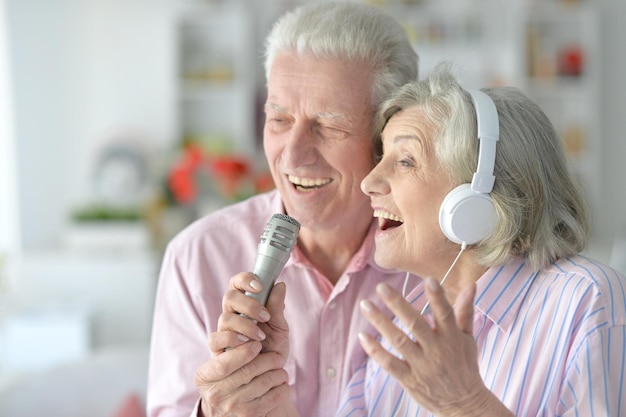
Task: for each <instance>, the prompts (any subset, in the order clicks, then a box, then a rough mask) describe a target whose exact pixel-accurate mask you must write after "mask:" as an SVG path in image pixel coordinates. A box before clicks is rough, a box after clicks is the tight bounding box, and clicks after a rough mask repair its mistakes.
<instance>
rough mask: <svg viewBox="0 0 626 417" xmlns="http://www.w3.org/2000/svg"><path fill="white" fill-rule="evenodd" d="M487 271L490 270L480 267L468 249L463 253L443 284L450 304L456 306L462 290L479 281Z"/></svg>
mask: <svg viewBox="0 0 626 417" xmlns="http://www.w3.org/2000/svg"><path fill="white" fill-rule="evenodd" d="M487 269H489V268H487V267H485V266H482V265H480V264H479V263H478V262H477V261H476V258H475V256H474V254H473V253H472V251H471V250H469V249H466V250H465V251H463V253H462V254H461V255H460V256H459V259H458V261H457V262H456V264H455V265H454V267H452V269H451V270H450V273H449V275H448V277H447V278H446V280H445V283H444V284H443V289H444V292H445V293H446V298H447V299H448V302H450V303H451V304H454V302H455V300H456V297H457V295H458V294H459V292H460V291H461V289H462V288H463V287H465V286H467V285H468V284H470V283H475V282H476V281H478V280H479V279H480V277H481V276H482V275H483V274H484V273H485V272H486V271H487Z"/></svg>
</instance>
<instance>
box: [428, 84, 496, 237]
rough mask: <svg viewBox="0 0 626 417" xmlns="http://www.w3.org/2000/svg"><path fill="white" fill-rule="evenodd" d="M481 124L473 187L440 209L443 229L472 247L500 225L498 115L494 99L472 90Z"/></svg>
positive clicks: (466, 186) (448, 199)
mask: <svg viewBox="0 0 626 417" xmlns="http://www.w3.org/2000/svg"><path fill="white" fill-rule="evenodd" d="M468 92H469V94H470V96H471V97H472V102H473V103H474V108H475V110H476V120H477V124H478V140H479V141H480V145H479V150H478V168H477V169H476V172H475V173H474V176H473V177H472V183H471V184H461V185H459V186H458V187H456V188H454V189H453V190H452V191H450V192H449V193H448V195H446V197H445V198H444V199H443V202H442V203H441V207H440V209H439V226H440V227H441V230H442V231H443V233H444V234H445V235H446V237H447V238H448V239H450V240H451V241H453V242H455V243H458V244H460V245H463V244H465V245H471V244H474V243H477V242H479V241H481V240H482V239H484V238H485V237H487V235H489V233H490V232H491V231H492V230H493V228H494V227H495V223H496V209H495V206H494V205H493V201H492V200H491V196H490V195H489V193H490V192H491V190H492V189H493V183H494V181H495V178H496V177H495V176H494V175H493V167H494V164H495V159H496V142H497V141H498V139H499V136H500V129H499V123H498V112H497V110H496V105H495V104H494V102H493V100H491V98H490V97H489V96H488V95H487V94H485V93H483V92H482V91H479V90H468Z"/></svg>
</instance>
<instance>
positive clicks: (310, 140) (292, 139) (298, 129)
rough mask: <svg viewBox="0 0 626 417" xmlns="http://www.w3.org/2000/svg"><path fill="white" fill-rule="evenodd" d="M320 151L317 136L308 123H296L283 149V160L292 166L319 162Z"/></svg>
mask: <svg viewBox="0 0 626 417" xmlns="http://www.w3.org/2000/svg"><path fill="white" fill-rule="evenodd" d="M318 157H319V153H318V151H317V148H316V142H315V136H314V134H313V131H312V128H311V126H310V125H309V124H308V123H295V124H294V125H293V127H292V129H291V131H290V132H289V135H288V136H287V140H286V141H285V146H284V147H283V151H282V159H283V162H284V163H285V164H286V165H287V166H288V167H290V168H296V167H299V166H302V165H311V164H314V163H315V162H317V160H318Z"/></svg>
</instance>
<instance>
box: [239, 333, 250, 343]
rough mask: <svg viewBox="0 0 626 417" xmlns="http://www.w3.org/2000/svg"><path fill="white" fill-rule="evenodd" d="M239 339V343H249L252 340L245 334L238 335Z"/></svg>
mask: <svg viewBox="0 0 626 417" xmlns="http://www.w3.org/2000/svg"><path fill="white" fill-rule="evenodd" d="M237 339H239V341H241V342H247V341H248V340H250V338H249V337H247V336H245V335H243V334H238V335H237Z"/></svg>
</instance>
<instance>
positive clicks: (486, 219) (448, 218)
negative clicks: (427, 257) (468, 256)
mask: <svg viewBox="0 0 626 417" xmlns="http://www.w3.org/2000/svg"><path fill="white" fill-rule="evenodd" d="M495 224H496V208H495V206H494V205H493V201H492V200H491V197H490V196H489V194H482V193H477V192H476V191H474V190H472V189H471V186H470V184H461V185H459V186H458V187H456V188H455V189H453V190H452V191H450V192H449V193H448V194H447V195H446V197H445V198H444V199H443V202H442V203H441V207H440V209H439V226H440V227H441V230H442V231H443V233H444V234H445V235H446V237H447V238H448V239H450V240H451V241H453V242H455V243H458V244H462V243H466V244H468V245H471V244H474V243H477V242H479V241H481V240H482V239H484V238H485V237H487V235H488V234H489V233H490V232H491V231H492V230H493V228H494V226H495Z"/></svg>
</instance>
